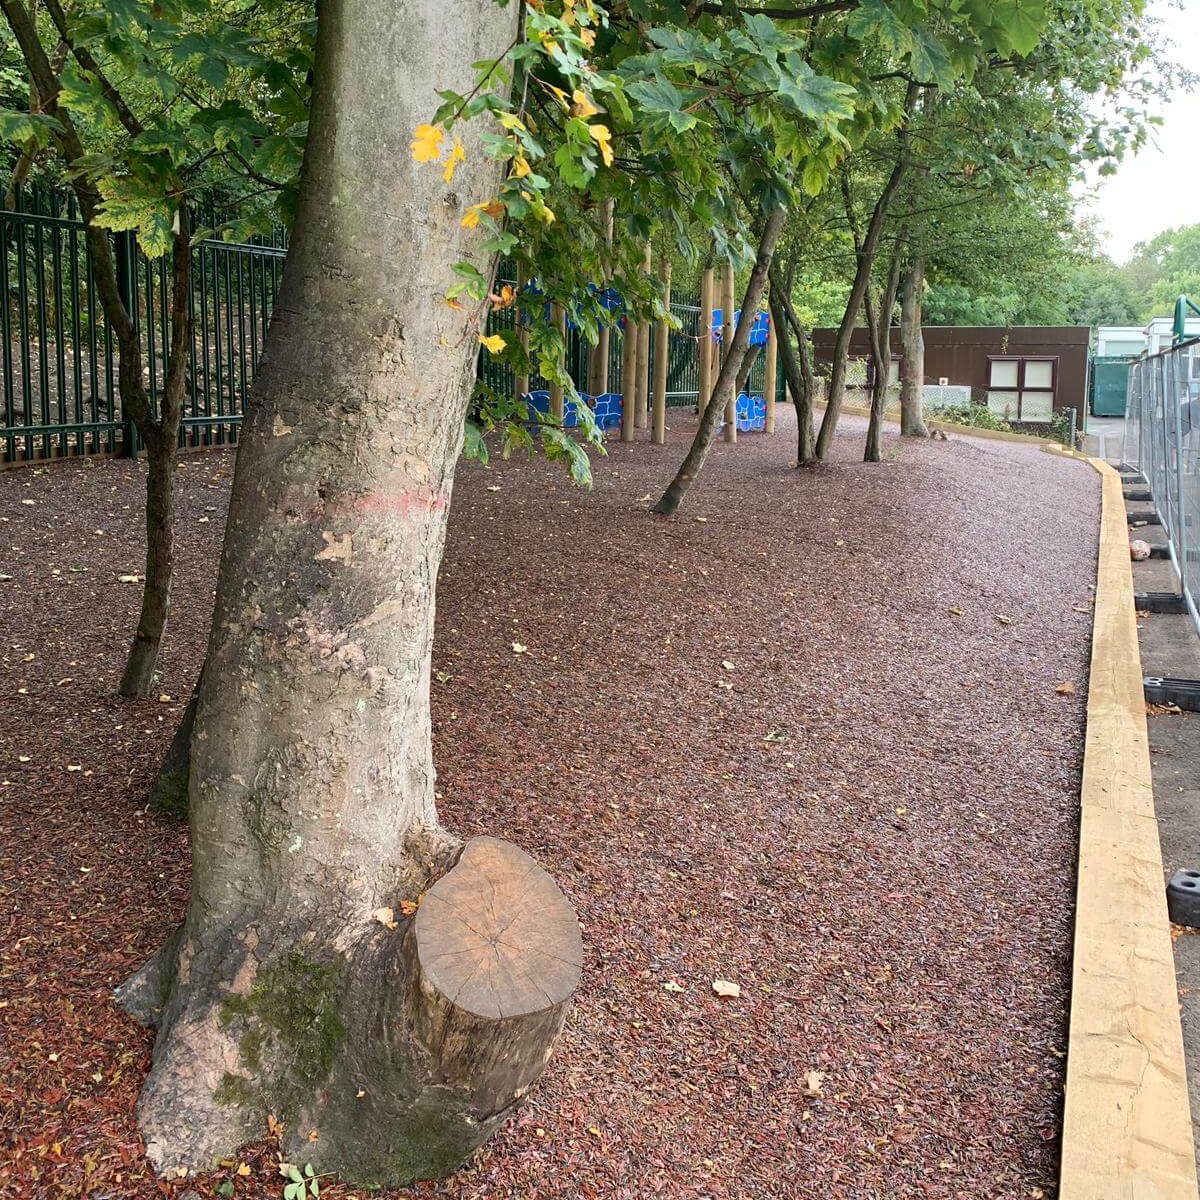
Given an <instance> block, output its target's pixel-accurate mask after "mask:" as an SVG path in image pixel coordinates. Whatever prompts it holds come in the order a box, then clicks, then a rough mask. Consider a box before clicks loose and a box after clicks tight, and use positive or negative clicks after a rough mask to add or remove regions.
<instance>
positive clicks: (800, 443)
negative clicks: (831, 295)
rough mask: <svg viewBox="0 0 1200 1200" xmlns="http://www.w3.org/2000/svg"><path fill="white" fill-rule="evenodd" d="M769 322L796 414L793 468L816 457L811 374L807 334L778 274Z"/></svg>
mask: <svg viewBox="0 0 1200 1200" xmlns="http://www.w3.org/2000/svg"><path fill="white" fill-rule="evenodd" d="M771 320H772V321H773V322H774V324H775V325H776V326H777V327H778V329H779V357H780V362H781V363H782V365H783V375H784V379H785V380H786V381H787V389H788V391H789V392H790V393H791V395H792V405H793V407H794V408H795V410H796V466H797V467H802V466H804V465H805V464H807V463H810V462H812V461H813V459H814V457H815V455H816V430H815V429H814V428H813V406H812V401H813V388H814V373H813V363H812V347H811V345H810V344H809V340H808V331H807V330H806V329H805V328H804V327H803V326H802V325H801V324H800V322H799V320H798V319H797V317H796V313H795V310H794V309H793V307H792V301H791V297H790V295H789V294H788V291H787V289H786V287H785V286H784V285H783V283H782V279H781V277H780V275H779V273H778V272H775V271H772V273H771ZM789 326H790V328H791V331H792V334H793V335H794V336H795V338H796V345H797V347H799V354H797V353H796V351H795V350H794V349H793V348H792V339H791V337H789V336H788V329H789Z"/></svg>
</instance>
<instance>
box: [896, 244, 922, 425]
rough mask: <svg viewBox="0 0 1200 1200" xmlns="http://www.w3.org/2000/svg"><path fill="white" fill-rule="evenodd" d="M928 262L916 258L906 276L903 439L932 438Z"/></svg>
mask: <svg viewBox="0 0 1200 1200" xmlns="http://www.w3.org/2000/svg"><path fill="white" fill-rule="evenodd" d="M924 288H925V260H924V259H923V258H914V259H913V260H912V262H910V263H909V265H908V271H907V273H906V274H905V276H904V291H903V299H902V301H901V305H900V436H901V437H928V436H929V430H928V429H927V428H926V426H925V410H924V389H925V334H924V332H923V331H922V328H921V293H922V292H923V291H924Z"/></svg>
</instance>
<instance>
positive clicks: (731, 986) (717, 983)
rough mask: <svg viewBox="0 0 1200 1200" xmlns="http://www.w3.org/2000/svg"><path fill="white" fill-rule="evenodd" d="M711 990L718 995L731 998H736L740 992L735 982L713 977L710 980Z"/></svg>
mask: <svg viewBox="0 0 1200 1200" xmlns="http://www.w3.org/2000/svg"><path fill="white" fill-rule="evenodd" d="M712 990H713V991H714V992H715V993H716V994H717V995H718V996H725V997H728V998H729V999H731V1000H736V999H737V997H738V996H740V995H741V994H742V989H741V988H740V987H738V985H737V984H736V983H731V982H730V981H729V980H728V979H714V980H713V981H712Z"/></svg>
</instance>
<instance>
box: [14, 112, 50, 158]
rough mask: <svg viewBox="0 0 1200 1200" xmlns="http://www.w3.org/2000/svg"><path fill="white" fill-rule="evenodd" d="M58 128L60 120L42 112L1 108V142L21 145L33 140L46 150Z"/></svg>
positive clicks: (36, 144)
mask: <svg viewBox="0 0 1200 1200" xmlns="http://www.w3.org/2000/svg"><path fill="white" fill-rule="evenodd" d="M57 129H58V122H57V121H55V120H54V119H53V118H52V117H47V116H43V115H42V114H41V113H25V112H11V111H9V110H7V109H0V142H15V143H16V144H17V145H19V146H24V145H26V144H28V143H29V142H33V143H34V145H35V146H37V147H38V148H39V149H41V150H44V149H45V148H46V147H47V146H48V145H49V144H50V139H51V137H53V135H54V132H55V130H57Z"/></svg>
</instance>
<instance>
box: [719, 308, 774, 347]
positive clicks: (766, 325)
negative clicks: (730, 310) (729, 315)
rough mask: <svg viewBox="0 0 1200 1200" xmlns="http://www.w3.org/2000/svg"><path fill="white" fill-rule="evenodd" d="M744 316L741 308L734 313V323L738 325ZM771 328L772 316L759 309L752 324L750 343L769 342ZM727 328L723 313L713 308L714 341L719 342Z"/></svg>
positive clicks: (753, 344) (761, 344) (756, 344)
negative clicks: (768, 335)
mask: <svg viewBox="0 0 1200 1200" xmlns="http://www.w3.org/2000/svg"><path fill="white" fill-rule="evenodd" d="M741 318H742V310H741V309H740V308H739V309H738V310H737V311H736V312H735V313H734V314H733V323H734V325H735V326H736V325H737V323H738V321H740V320H741ZM770 328H771V318H770V315H769V314H768V313H765V312H763V310H762V309H759V310H758V312H757V313H756V314H755V317H754V324H753V325H751V326H750V345H752V346H765V345H766V344H767V331H768V330H769V329H770ZM724 329H725V322H724V320H723V314H722V312H721V310H720V309H719V308H714V309H713V331H714V332H713V341H714V342H719V341H720V340H721V334H722V332H723V331H724Z"/></svg>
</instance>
